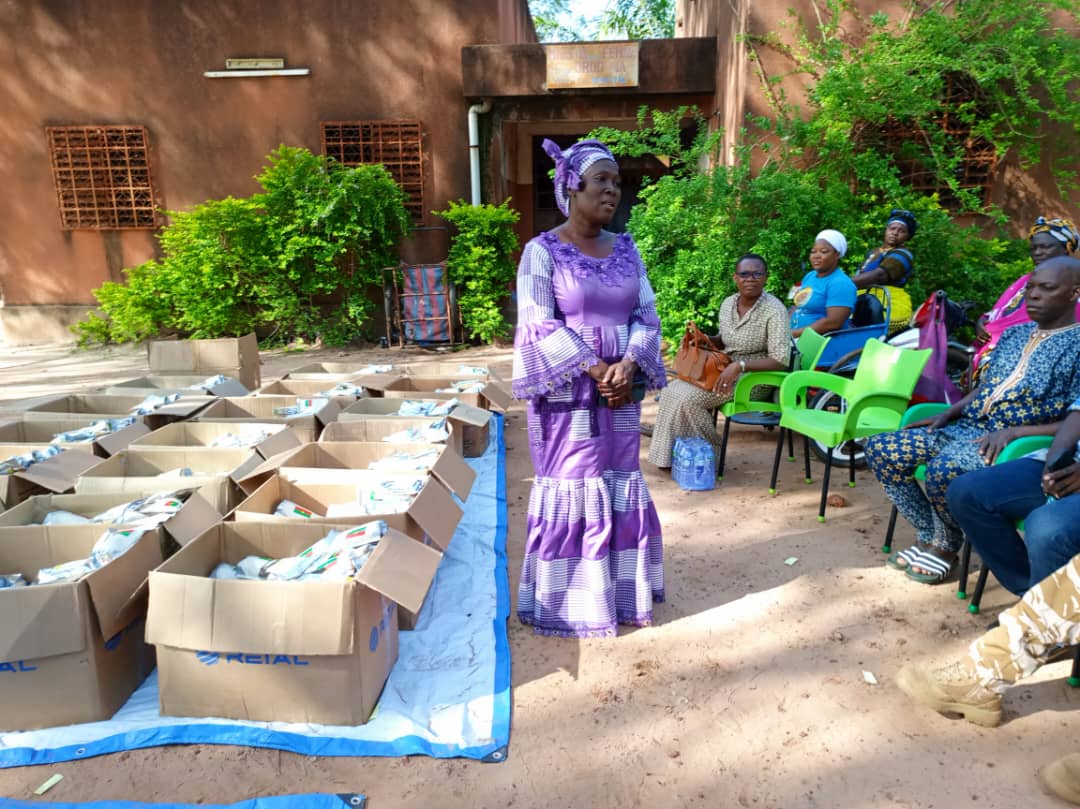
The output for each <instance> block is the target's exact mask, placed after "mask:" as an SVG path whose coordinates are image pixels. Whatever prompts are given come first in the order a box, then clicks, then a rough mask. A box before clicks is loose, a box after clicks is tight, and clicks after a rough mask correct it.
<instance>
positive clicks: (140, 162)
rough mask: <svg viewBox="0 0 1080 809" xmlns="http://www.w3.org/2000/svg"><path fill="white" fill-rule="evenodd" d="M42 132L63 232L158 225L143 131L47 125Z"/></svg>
mask: <svg viewBox="0 0 1080 809" xmlns="http://www.w3.org/2000/svg"><path fill="white" fill-rule="evenodd" d="M45 134H46V137H47V138H48V143H49V158H50V161H51V163H52V173H53V184H54V185H55V186H56V200H57V204H58V205H59V208H60V226H61V227H62V228H63V229H64V230H81V229H92V230H147V229H153V228H155V227H157V224H158V216H157V205H156V204H155V201H154V187H153V182H152V179H151V176H150V155H149V151H150V150H149V138H148V137H147V134H146V128H145V127H142V126H50V127H46V128H45Z"/></svg>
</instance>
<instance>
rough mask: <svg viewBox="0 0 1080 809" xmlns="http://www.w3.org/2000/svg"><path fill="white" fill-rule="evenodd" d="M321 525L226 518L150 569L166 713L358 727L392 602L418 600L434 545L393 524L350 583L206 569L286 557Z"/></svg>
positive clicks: (392, 626)
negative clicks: (219, 575)
mask: <svg viewBox="0 0 1080 809" xmlns="http://www.w3.org/2000/svg"><path fill="white" fill-rule="evenodd" d="M327 528H328V526H326V525H294V524H277V525H273V524H269V523H221V524H220V525H218V526H216V527H215V528H213V529H211V530H210V531H208V532H207V533H205V534H204V535H203V536H201V537H199V538H198V539H196V540H195V541H194V542H192V543H191V544H190V545H188V546H187V547H186V548H184V549H183V550H181V551H180V552H179V553H177V554H176V555H175V556H173V557H172V558H171V559H170V560H169V561H167V562H166V563H165V564H163V565H162V566H161V567H160V568H158V569H157V570H155V571H154V572H153V573H151V574H150V613H149V617H148V619H147V624H146V638H147V641H148V642H149V643H152V644H154V645H155V646H156V647H157V659H158V683H159V688H160V701H161V713H162V714H164V715H166V716H221V717H228V718H231V719H250V720H258V721H266V722H314V723H322V724H329V725H359V724H363V723H364V722H366V721H367V720H368V717H370V716H371V712H372V711H373V710H374V708H375V704H376V702H377V701H378V698H379V694H380V693H382V688H383V685H384V684H385V683H386V678H387V677H388V676H389V674H390V669H391V668H393V665H394V663H395V661H396V660H397V642H398V635H397V632H398V625H397V616H396V610H395V608H394V604H395V602H396V603H398V604H401V605H402V606H403V607H406V608H408V609H412V610H419V608H420V605H421V604H423V601H424V597H425V596H426V594H427V590H428V587H429V586H430V585H431V581H432V579H433V578H434V576H435V570H436V569H437V568H438V565H439V560H440V558H441V554H440V553H439V552H438V551H436V550H435V549H433V548H429V547H426V546H424V545H421V544H420V543H418V542H414V541H413V540H411V539H409V538H408V537H405V536H402V535H401V534H399V533H397V532H395V531H391V532H389V533H388V535H387V536H385V537H383V539H382V541H381V542H380V543H379V545H378V547H377V548H376V549H375V552H374V553H373V554H372V555H371V557H370V558H369V560H368V561H367V563H366V564H365V565H364V567H363V568H362V569H361V571H360V572H359V573H358V575H357V577H356V580H355V581H339V582H332V581H327V582H320V581H302V582H271V581H236V580H216V579H210V578H207V576H208V574H209V573H210V571H212V570H213V569H214V567H216V566H217V565H218V563H220V562H230V563H233V564H235V563H236V562H238V561H240V560H241V559H242V558H244V557H245V556H249V555H258V556H266V557H271V558H281V557H287V556H293V555H295V554H297V553H298V552H300V551H301V550H303V549H304V548H306V547H308V546H309V545H311V544H312V543H313V542H315V541H316V540H318V539H319V538H321V537H322V536H324V535H325V534H326V531H327Z"/></svg>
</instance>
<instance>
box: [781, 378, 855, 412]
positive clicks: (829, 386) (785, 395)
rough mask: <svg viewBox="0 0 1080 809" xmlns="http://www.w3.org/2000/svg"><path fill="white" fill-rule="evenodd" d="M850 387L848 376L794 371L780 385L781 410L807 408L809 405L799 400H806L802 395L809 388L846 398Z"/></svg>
mask: <svg viewBox="0 0 1080 809" xmlns="http://www.w3.org/2000/svg"><path fill="white" fill-rule="evenodd" d="M850 385H851V380H850V379H848V378H847V377H846V376H837V375H836V374H829V373H826V372H825V371H792V372H791V373H790V374H788V375H787V378H786V379H785V380H784V381H783V383H782V384H781V385H780V410H781V411H784V410H788V409H790V408H794V407H800V406H801V407H806V404H807V403H806V402H805V401H803V402H802V404H801V405H800V404H799V399H805V397H804V396H802V395H801V394H802V393H803V391H805V390H806V389H807V388H822V389H823V390H828V391H832V392H833V393H835V394H837V395H838V396H841V397H844V398H846V396H847V389H848V387H849V386H850Z"/></svg>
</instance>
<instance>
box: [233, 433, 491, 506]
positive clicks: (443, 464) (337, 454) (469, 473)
mask: <svg viewBox="0 0 1080 809" xmlns="http://www.w3.org/2000/svg"><path fill="white" fill-rule="evenodd" d="M432 448H435V449H437V450H438V451H439V455H438V457H437V458H436V459H435V463H434V464H432V466H431V469H430V472H431V474H432V475H434V476H435V479H436V480H438V481H439V482H440V483H442V484H443V485H444V486H446V488H447V489H449V490H450V491H452V492H453V493H454V494H456V495H457V496H458V497H460V498H461V499H462V500H466V499H468V497H469V492H470V491H472V486H473V483H474V482H475V481H476V472H474V471H473V469H472V467H470V466H469V465H468V464H467V463H465V461H463V460H462V458H461V456H460V455H459V454H458V453H457V452H455V451H454V450H452V449H449V448H447V447H446V446H439V445H437V444H384V443H379V442H375V443H361V442H356V441H340V442H338V441H335V442H320V443H318V444H305V445H304V446H302V447H298V448H296V449H291V450H288V451H286V452H283V453H281V454H280V455H276V456H274V457H273V458H270V459H268V460H267V461H266V462H265V463H263V464H261V465H259V466H257V467H255V468H254V469H253V470H251V472H250V473H249V474H248V475H247V477H245V478H244V479H243V480H241V481H240V485H241V486H242V487H243V488H244V489H245V490H246V491H254V489H253V488H252V486H251V484H252V483H257V484H258V485H262V484H263V483H265V482H266V481H267V480H268V479H269V478H270V477H271V476H272V475H273V474H274V472H276V471H277V470H278V469H311V470H314V469H363V470H367V469H368V464H370V463H372V462H373V461H377V460H379V459H380V458H386V457H388V456H390V455H393V454H395V453H397V452H425V451H427V450H430V449H432ZM258 485H256V486H255V487H254V488H258Z"/></svg>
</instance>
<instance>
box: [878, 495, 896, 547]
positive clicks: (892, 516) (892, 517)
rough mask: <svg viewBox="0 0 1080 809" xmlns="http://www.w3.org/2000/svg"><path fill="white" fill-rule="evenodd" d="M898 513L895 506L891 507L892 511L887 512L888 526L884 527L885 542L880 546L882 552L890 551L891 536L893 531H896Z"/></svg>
mask: <svg viewBox="0 0 1080 809" xmlns="http://www.w3.org/2000/svg"><path fill="white" fill-rule="evenodd" d="M899 514H900V512H899V511H897V510H896V506H893V507H892V511H890V512H889V527H888V528H886V529H885V544H884V545H882V546H881V552H882V553H892V538H893V533H894V532H895V531H896V517H897V516H898V515H899Z"/></svg>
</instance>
